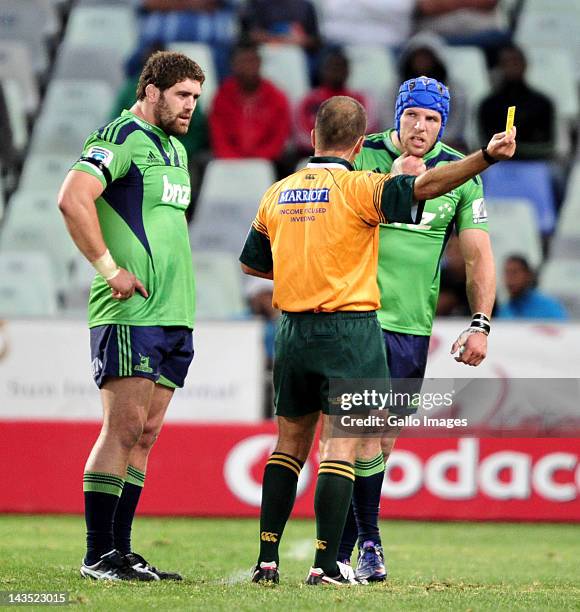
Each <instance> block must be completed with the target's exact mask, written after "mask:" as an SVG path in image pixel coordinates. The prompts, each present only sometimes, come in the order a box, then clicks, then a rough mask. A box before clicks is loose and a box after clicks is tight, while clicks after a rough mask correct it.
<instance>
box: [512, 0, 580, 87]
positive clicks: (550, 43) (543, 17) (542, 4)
mask: <svg viewBox="0 0 580 612" xmlns="http://www.w3.org/2000/svg"><path fill="white" fill-rule="evenodd" d="M578 32H580V4H579V3H578V2H577V1H576V0H553V1H552V0H550V1H549V2H546V1H545V0H534V1H532V0H528V1H526V2H525V3H524V6H523V8H522V12H521V14H520V17H519V20H518V24H517V28H516V33H515V40H516V42H517V43H518V44H520V45H521V46H522V47H524V48H525V49H526V52H527V51H529V50H531V49H534V48H535V49H537V50H540V49H542V50H547V49H551V48H554V47H555V48H561V49H569V50H570V51H571V52H572V53H573V61H574V69H575V76H576V80H577V81H578V80H580V46H579V45H578Z"/></svg>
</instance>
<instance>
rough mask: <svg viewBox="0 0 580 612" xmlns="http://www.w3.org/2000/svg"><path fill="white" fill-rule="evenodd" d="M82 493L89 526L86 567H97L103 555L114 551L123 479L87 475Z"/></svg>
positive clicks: (110, 476)
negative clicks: (114, 524)
mask: <svg viewBox="0 0 580 612" xmlns="http://www.w3.org/2000/svg"><path fill="white" fill-rule="evenodd" d="M83 491H84V495H85V522H86V524H87V554H86V556H85V563H86V564H87V565H94V564H95V563H96V562H97V561H98V560H99V559H100V558H101V555H104V554H105V553H108V552H109V551H111V550H113V548H115V544H114V539H113V519H114V517H115V510H116V509H117V504H118V503H119V498H120V497H121V492H122V491H123V479H122V478H121V477H120V476H117V475H115V474H106V473H103V472H85V473H84V474H83Z"/></svg>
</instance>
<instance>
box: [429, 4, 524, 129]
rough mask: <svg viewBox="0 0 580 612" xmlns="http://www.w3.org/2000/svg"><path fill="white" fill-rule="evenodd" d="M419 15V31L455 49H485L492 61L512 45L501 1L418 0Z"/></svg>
mask: <svg viewBox="0 0 580 612" xmlns="http://www.w3.org/2000/svg"><path fill="white" fill-rule="evenodd" d="M417 15H418V19H417V29H418V30H419V31H427V32H433V33H435V34H439V35H440V36H443V37H444V38H445V40H446V41H447V42H448V43H449V44H451V45H476V46H478V47H482V48H484V49H485V50H486V51H488V54H489V55H490V58H491V59H493V51H494V49H497V47H499V46H501V45H504V44H506V43H507V42H509V38H510V37H509V32H508V24H507V22H506V19H505V17H504V15H503V13H502V9H501V6H500V2H499V0H417ZM518 136H519V134H518Z"/></svg>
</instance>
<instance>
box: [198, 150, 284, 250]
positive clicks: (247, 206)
mask: <svg viewBox="0 0 580 612" xmlns="http://www.w3.org/2000/svg"><path fill="white" fill-rule="evenodd" d="M273 182H274V170H273V168H272V164H271V163H270V162H268V161H266V160H262V159H244V160H214V161H212V162H210V163H209V164H208V167H207V170H206V172H205V176H204V179H203V183H202V186H201V192H200V195H199V199H198V203H197V208H196V213H195V217H194V219H193V223H192V225H191V227H190V230H189V234H190V238H191V245H192V248H193V249H195V250H208V251H227V252H229V253H234V254H236V255H239V253H240V252H241V250H242V246H243V244H244V239H245V237H246V235H247V233H248V230H249V229H250V225H251V223H252V221H253V219H254V217H255V216H256V212H257V210H258V204H259V202H260V198H261V197H262V195H263V194H264V192H265V191H266V189H268V187H270V185H271V184H272V183H273Z"/></svg>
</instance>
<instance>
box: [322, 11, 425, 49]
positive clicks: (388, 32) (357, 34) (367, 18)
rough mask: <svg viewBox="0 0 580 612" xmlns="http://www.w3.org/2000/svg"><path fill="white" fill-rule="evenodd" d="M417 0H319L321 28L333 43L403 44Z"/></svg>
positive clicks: (407, 36)
mask: <svg viewBox="0 0 580 612" xmlns="http://www.w3.org/2000/svg"><path fill="white" fill-rule="evenodd" d="M415 3H416V0H357V1H353V0H320V1H319V2H318V4H317V6H318V8H319V16H320V29H321V30H322V35H323V37H324V38H325V40H326V42H328V43H330V44H332V45H339V46H340V45H385V46H388V47H392V48H396V47H400V46H401V45H403V44H404V43H405V42H406V41H407V39H408V38H409V35H410V33H411V25H412V18H413V12H414V10H415Z"/></svg>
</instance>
